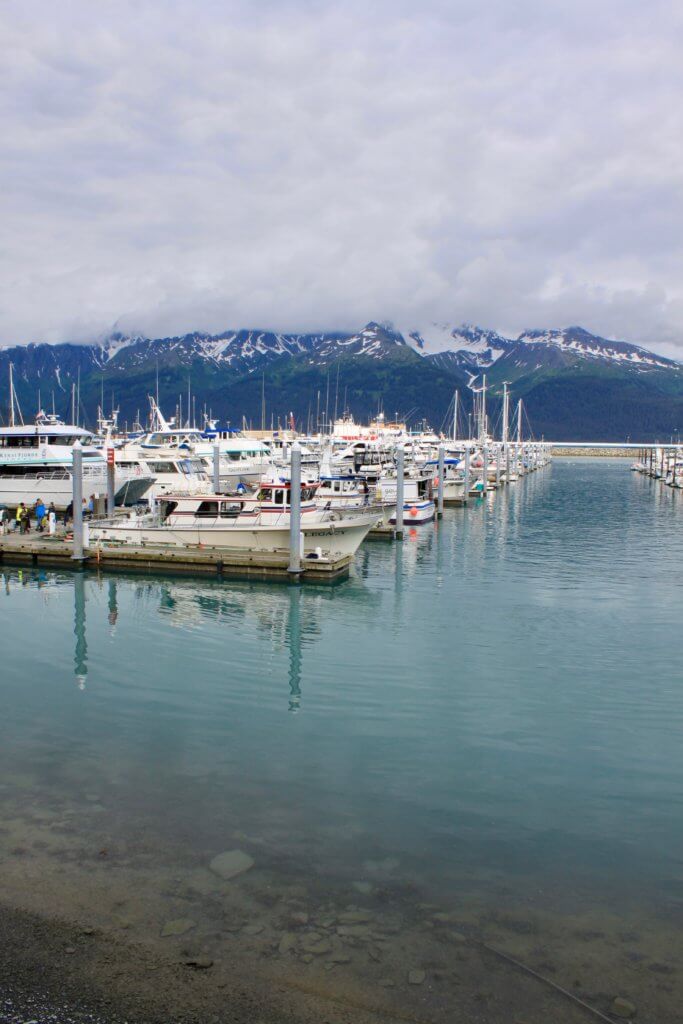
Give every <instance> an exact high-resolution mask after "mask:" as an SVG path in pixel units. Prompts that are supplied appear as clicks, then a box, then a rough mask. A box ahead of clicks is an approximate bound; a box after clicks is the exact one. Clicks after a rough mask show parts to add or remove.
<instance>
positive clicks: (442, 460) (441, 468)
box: [436, 444, 446, 519]
mask: <svg viewBox="0 0 683 1024" xmlns="http://www.w3.org/2000/svg"><path fill="white" fill-rule="evenodd" d="M445 471H446V460H445V458H444V450H443V445H442V444H440V445H439V486H438V487H437V489H436V493H437V508H436V517H437V519H443V478H444V473H445Z"/></svg>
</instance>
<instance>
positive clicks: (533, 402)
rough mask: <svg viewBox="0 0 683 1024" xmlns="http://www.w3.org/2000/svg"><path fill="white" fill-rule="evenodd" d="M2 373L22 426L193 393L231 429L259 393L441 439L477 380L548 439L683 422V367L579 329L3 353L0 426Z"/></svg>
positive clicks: (266, 334) (121, 337) (254, 334)
mask: <svg viewBox="0 0 683 1024" xmlns="http://www.w3.org/2000/svg"><path fill="white" fill-rule="evenodd" d="M10 362H11V363H12V364H13V367H14V381H15V387H16V389H17V392H18V394H19V397H20V399H21V401H22V403H23V408H24V411H25V414H26V415H27V416H28V417H29V418H30V417H32V415H33V414H34V412H35V411H36V409H37V406H38V403H41V404H42V405H43V406H45V407H48V408H49V407H50V406H51V405H52V404H53V402H54V405H55V408H56V410H57V411H58V412H60V413H62V414H64V415H69V413H70V408H71V402H72V389H74V390H76V389H77V391H78V394H80V401H81V406H82V411H83V414H84V415H86V414H87V418H88V421H89V422H90V423H92V422H94V419H95V413H96V409H97V405H98V404H99V402H100V401H101V396H102V394H103V392H104V393H105V404H106V405H107V407H109V404H110V402H112V403H113V402H114V399H115V401H116V404H117V405H120V406H121V408H122V410H123V411H122V421H124V422H125V420H126V419H128V420H129V421H132V419H133V418H134V417H135V416H136V415H137V413H138V412H141V413H142V414H143V415H144V410H145V409H146V408H147V407H148V395H149V394H151V393H153V392H154V391H155V390H156V388H157V386H158V388H159V394H160V397H161V399H162V404H165V405H166V407H167V408H169V409H170V410H173V409H174V408H175V406H176V404H179V396H180V395H181V394H186V393H187V388H188V383H191V387H192V391H193V393H194V394H196V395H197V401H198V402H201V401H204V402H205V403H206V404H207V407H208V408H210V409H212V410H213V412H214V414H218V415H221V416H229V417H231V418H233V421H234V420H235V419H239V418H241V416H242V415H243V414H244V415H247V417H249V416H253V417H260V416H261V412H262V392H263V390H265V391H266V394H267V402H268V404H269V408H271V409H279V410H280V412H281V413H282V412H283V411H284V410H283V408H282V407H286V409H287V410H293V411H294V412H295V413H296V415H297V417H299V418H301V417H303V418H308V417H309V416H310V415H312V413H311V412H310V410H318V408H319V407H320V405H321V403H322V404H324V405H327V404H329V403H330V401H331V403H332V404H331V405H330V407H329V409H327V408H326V415H332V414H333V412H334V409H335V407H337V406H338V408H339V411H341V410H342V408H343V407H344V406H346V405H347V404H348V407H349V408H350V409H351V411H352V412H353V413H354V415H356V416H358V417H360V418H365V417H367V416H368V415H374V414H376V412H377V411H378V408H381V407H385V408H386V409H387V410H388V411H389V410H390V411H391V413H392V415H393V414H394V413H400V412H401V411H402V412H403V414H405V415H408V413H410V414H411V415H412V416H413V417H414V418H415V419H418V418H423V417H424V418H426V419H428V420H429V421H431V422H432V424H434V425H435V426H436V427H438V426H439V424H440V423H441V422H442V421H443V422H445V420H446V410H447V408H448V405H449V403H450V402H451V400H452V397H453V391H454V390H455V389H456V388H457V389H458V391H459V393H460V396H461V402H462V403H463V406H462V407H463V408H464V407H465V406H466V405H467V404H468V403H469V402H470V386H471V385H472V384H473V383H474V381H475V379H476V378H478V377H479V376H480V375H481V374H483V373H486V375H487V378H488V381H489V384H490V385H491V388H492V393H491V400H492V402H493V403H495V401H496V394H497V392H498V391H499V390H500V389H501V384H502V382H503V381H507V382H508V384H510V386H511V388H512V390H513V392H515V393H516V394H517V395H518V396H523V397H524V400H525V403H526V404H527V408H528V409H529V412H530V415H531V414H532V413H533V412H534V407H535V410H536V415H537V418H538V421H539V423H540V424H541V427H542V429H543V430H545V433H546V436H552V435H553V434H554V436H557V437H560V436H562V435H563V432H565V431H569V430H571V436H573V437H576V438H578V437H579V436H580V431H581V430H583V429H584V428H585V430H586V431H588V430H590V433H591V435H592V436H597V434H596V429H597V428H596V427H595V426H594V425H592V424H590V423H584V421H583V420H578V421H577V419H576V417H577V416H578V415H579V414H578V413H575V412H574V411H573V410H574V409H581V410H583V412H582V413H581V414H580V415H581V416H583V417H584V420H585V416H586V413H585V410H586V408H588V407H590V408H591V409H595V410H597V411H596V412H595V414H594V415H595V416H597V417H598V420H597V421H596V422H597V423H598V427H599V426H600V424H601V423H602V422H608V423H609V427H608V428H607V427H606V428H605V430H609V432H610V434H611V436H615V437H618V436H619V431H621V432H622V433H624V432H630V433H631V434H635V433H636V432H637V431H638V423H641V424H644V423H647V424H648V426H647V429H648V430H650V431H653V432H656V431H660V432H661V433H662V435H664V433H665V432H666V430H667V429H668V428H669V426H670V425H671V424H673V425H674V426H675V424H676V423H678V422H679V421H680V420H682V419H683V366H682V365H681V364H679V363H677V362H675V361H674V360H671V359H666V358H665V357H663V356H659V355H655V354H654V353H652V352H650V351H648V350H646V349H644V348H642V347H640V346H637V345H632V344H629V343H626V342H622V341H611V340H608V339H605V338H601V337H599V336H597V335H593V334H590V333H589V332H588V331H586V330H584V329H583V328H580V327H568V328H563V329H553V330H529V331H524V332H523V333H522V334H521V335H520V336H519V337H517V338H508V337H505V336H503V335H501V334H499V333H497V332H496V331H492V330H486V329H484V328H481V327H477V326H475V325H473V324H460V325H457V326H454V325H451V324H447V323H438V324H431V325H429V326H428V327H426V328H425V327H421V328H419V329H417V328H415V329H413V328H410V329H407V328H404V329H398V328H397V327H395V326H393V325H392V324H389V323H380V322H376V321H372V322H370V323H368V324H366V325H365V326H364V327H363V328H361V329H360V330H358V331H355V332H349V331H323V332H319V333H309V334H297V333H284V332H276V331H267V330H248V329H240V330H227V331H223V332H221V333H220V334H207V333H203V332H198V331H195V332H192V333H189V334H185V335H180V336H177V337H170V338H146V337H144V336H142V335H140V334H135V333H132V334H124V333H122V332H120V331H119V332H115V333H112V334H110V335H108V336H106V337H102V338H97V339H94V340H93V343H92V344H90V345H83V344H79V345H76V344H70V343H64V344H59V345H46V344H41V345H26V346H16V347H14V348H12V349H4V350H0V420H2V419H3V418H4V417H5V415H6V412H5V410H6V408H7V385H6V383H5V382H6V381H7V380H8V372H7V371H8V364H9V363H10ZM157 382H158V385H157ZM606 389H607V391H606ZM607 392H609V393H607ZM330 393H331V394H332V399H330ZM679 395H680V396H681V398H680V400H679V397H678V396H679ZM677 403H679V404H677ZM679 405H680V408H679ZM609 409H611V410H612V411H611V412H609V413H608V410H609ZM591 415H593V414H591ZM599 417H602V419H600V418H599ZM674 421H675V423H674ZM604 436H605V438H607V434H605V435H604ZM641 436H643V439H645V438H644V435H641Z"/></svg>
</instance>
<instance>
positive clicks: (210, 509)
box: [195, 501, 218, 519]
mask: <svg viewBox="0 0 683 1024" xmlns="http://www.w3.org/2000/svg"><path fill="white" fill-rule="evenodd" d="M195 516H196V517H197V519H215V518H216V517H217V516H218V502H217V501H202V502H201V503H200V505H199V508H198V509H197V511H196V512H195Z"/></svg>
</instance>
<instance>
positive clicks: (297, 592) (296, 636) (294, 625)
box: [287, 586, 302, 714]
mask: <svg viewBox="0 0 683 1024" xmlns="http://www.w3.org/2000/svg"><path fill="white" fill-rule="evenodd" d="M301 601H302V595H301V587H297V586H291V587H290V588H289V622H288V625H287V644H288V647H289V711H290V712H292V714H296V713H297V712H298V711H299V709H300V707H301Z"/></svg>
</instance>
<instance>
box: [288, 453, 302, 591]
mask: <svg viewBox="0 0 683 1024" xmlns="http://www.w3.org/2000/svg"><path fill="white" fill-rule="evenodd" d="M290 481H291V486H290V491H289V572H291V573H293V574H296V575H298V574H299V573H300V572H301V447H300V445H299V442H298V441H295V442H294V444H293V445H292V451H291V461H290Z"/></svg>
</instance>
